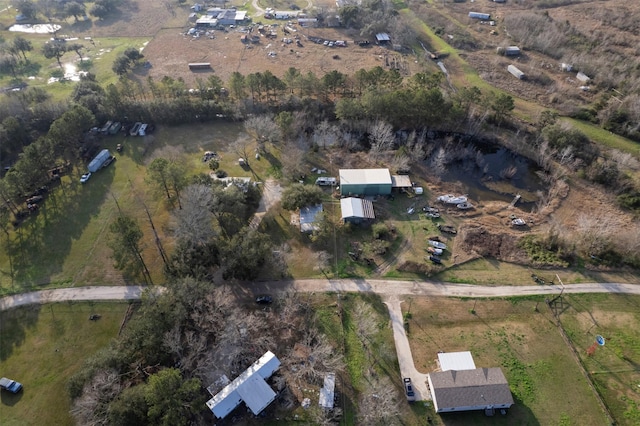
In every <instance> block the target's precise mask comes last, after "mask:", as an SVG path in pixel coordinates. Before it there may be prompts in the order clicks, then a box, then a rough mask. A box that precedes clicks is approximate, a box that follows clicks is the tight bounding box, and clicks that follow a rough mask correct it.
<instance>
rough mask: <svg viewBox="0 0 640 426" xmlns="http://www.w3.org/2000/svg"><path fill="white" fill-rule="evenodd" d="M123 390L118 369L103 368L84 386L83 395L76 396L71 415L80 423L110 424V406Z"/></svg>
mask: <svg viewBox="0 0 640 426" xmlns="http://www.w3.org/2000/svg"><path fill="white" fill-rule="evenodd" d="M121 390H122V385H121V383H120V377H119V375H118V372H117V371H116V370H102V371H99V372H98V373H96V374H95V375H94V376H93V378H92V379H91V381H90V382H89V383H87V384H86V385H85V386H84V389H83V390H82V395H81V396H80V397H79V398H76V399H75V400H74V402H73V406H72V408H71V415H72V416H73V417H74V418H75V419H76V421H77V422H78V424H82V425H96V426H98V425H107V424H109V413H108V406H109V403H110V402H111V401H113V400H114V399H115V398H116V397H117V396H118V395H119V394H120V391H121Z"/></svg>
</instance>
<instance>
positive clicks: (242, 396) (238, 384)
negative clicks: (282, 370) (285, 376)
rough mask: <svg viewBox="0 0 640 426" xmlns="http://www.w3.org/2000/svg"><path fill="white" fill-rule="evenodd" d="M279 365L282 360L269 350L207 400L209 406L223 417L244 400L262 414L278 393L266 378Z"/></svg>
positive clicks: (214, 412) (255, 412) (218, 415)
mask: <svg viewBox="0 0 640 426" xmlns="http://www.w3.org/2000/svg"><path fill="white" fill-rule="evenodd" d="M278 367H280V360H279V359H278V358H276V356H275V355H274V354H273V353H272V352H271V351H267V352H266V353H265V354H264V355H262V356H261V357H260V359H259V360H257V361H256V362H254V363H253V364H252V365H251V366H250V367H249V368H247V369H246V370H245V371H244V372H243V373H242V374H240V375H239V376H238V377H237V378H236V379H235V380H234V381H233V382H231V383H229V384H228V385H227V386H225V387H224V388H223V389H222V390H221V391H220V392H218V393H217V394H216V395H215V396H214V397H213V398H211V399H210V400H209V401H207V407H209V409H210V410H211V411H212V412H213V414H214V415H215V416H216V417H217V418H219V419H222V418H224V417H226V416H227V414H229V413H230V412H232V411H233V410H234V409H235V408H236V407H237V406H238V405H240V403H241V402H243V401H244V403H245V404H246V405H247V407H249V409H250V410H251V412H252V413H253V414H255V415H258V414H260V412H261V411H262V410H264V409H265V408H267V406H268V405H269V404H271V402H272V401H273V400H274V399H275V398H276V393H275V392H274V391H273V389H271V388H270V387H269V385H268V384H267V382H266V381H265V380H266V379H268V378H269V377H271V375H272V374H273V373H274V372H275V371H276V370H277V369H278Z"/></svg>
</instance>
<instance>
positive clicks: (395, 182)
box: [391, 175, 413, 189]
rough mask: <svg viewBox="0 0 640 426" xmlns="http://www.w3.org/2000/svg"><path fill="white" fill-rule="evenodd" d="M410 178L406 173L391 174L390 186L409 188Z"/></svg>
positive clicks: (410, 184)
mask: <svg viewBox="0 0 640 426" xmlns="http://www.w3.org/2000/svg"><path fill="white" fill-rule="evenodd" d="M412 186H413V184H412V183H411V178H410V177H409V176H407V175H393V176H391V188H394V189H408V188H411V187H412Z"/></svg>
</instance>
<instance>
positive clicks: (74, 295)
mask: <svg viewBox="0 0 640 426" xmlns="http://www.w3.org/2000/svg"><path fill="white" fill-rule="evenodd" d="M144 288H145V287H143V286H121V287H103V286H95V287H74V288H60V289H52V290H42V291H35V292H32V293H23V294H17V295H14V296H7V297H3V298H2V299H0V311H4V310H7V309H11V308H15V307H18V306H25V305H32V304H42V303H51V302H64V301H70V300H75V301H81V300H85V301H86V300H137V299H139V298H140V296H141V294H142V291H143V290H144ZM155 288H156V289H157V290H158V291H163V290H164V288H163V287H155ZM246 289H247V290H248V291H251V292H253V293H254V294H256V293H279V292H283V291H287V290H291V289H294V290H295V291H298V292H362V293H376V294H379V295H380V296H381V297H382V299H383V300H384V302H385V304H386V305H387V308H388V309H389V316H390V318H391V325H392V329H393V337H394V341H395V345H396V352H397V356H398V363H399V365H400V373H401V375H402V377H410V378H411V381H412V383H413V385H414V388H415V391H416V393H417V394H416V399H417V400H427V399H430V394H429V390H428V388H427V383H426V374H424V373H421V372H419V371H418V370H416V368H415V365H414V362H413V356H412V355H411V347H410V346H409V340H408V339H407V335H406V332H405V329H404V321H403V316H402V309H401V303H402V300H401V296H407V295H411V296H454V297H472V298H483V297H508V296H528V295H546V294H548V295H554V294H556V295H557V294H559V293H560V292H561V291H562V289H563V286H560V285H550V286H542V285H536V286H496V287H490V286H480V285H469V284H451V283H434V282H426V281H391V280H366V279H337V280H320V279H317V280H314V279H310V280H294V281H273V282H258V283H253V284H251V285H248V286H247V287H246ZM564 292H565V293H621V294H637V295H640V284H624V283H582V284H568V285H565V286H564Z"/></svg>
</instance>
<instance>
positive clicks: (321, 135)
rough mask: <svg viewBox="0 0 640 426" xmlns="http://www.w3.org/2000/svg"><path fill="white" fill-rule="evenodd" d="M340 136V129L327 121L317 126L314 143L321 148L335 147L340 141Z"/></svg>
mask: <svg viewBox="0 0 640 426" xmlns="http://www.w3.org/2000/svg"><path fill="white" fill-rule="evenodd" d="M339 135H340V129H338V127H336V126H334V125H333V124H329V122H328V121H327V120H325V121H323V122H321V123H320V124H318V125H317V126H316V129H315V131H314V132H313V142H314V143H315V144H316V145H318V146H319V147H321V148H326V147H329V146H334V145H336V144H337V143H338V141H339Z"/></svg>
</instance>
